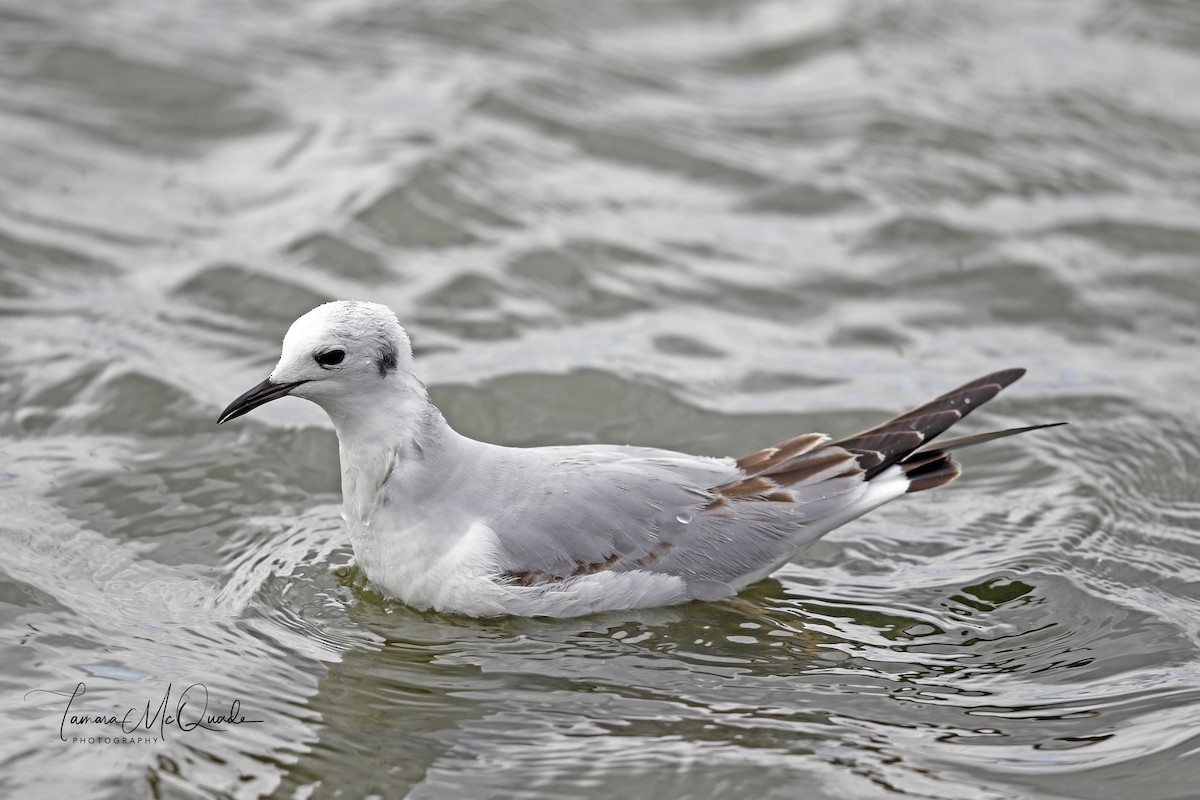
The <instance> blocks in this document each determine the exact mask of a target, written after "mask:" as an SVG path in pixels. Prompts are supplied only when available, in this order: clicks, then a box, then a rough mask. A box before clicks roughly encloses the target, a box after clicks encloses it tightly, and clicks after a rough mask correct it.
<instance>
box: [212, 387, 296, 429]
mask: <svg viewBox="0 0 1200 800" xmlns="http://www.w3.org/2000/svg"><path fill="white" fill-rule="evenodd" d="M302 383H307V381H296V382H295V383H271V379H270V378H267V379H266V380H265V381H263V382H262V383H260V384H259V385H258V386H255V387H254V388H253V389H251V390H250V391H248V392H246V393H245V394H244V395H242V396H241V397H239V398H238V399H237V400H234V401H233V402H232V403H230V404H229V407H228V408H226V409H225V410H224V411H222V412H221V416H220V417H218V418H217V424H218V425H220V424H221V423H222V422H228V421H229V420H231V419H233V418H234V417H240V416H241V415H242V414H247V413H249V412H251V411H253V410H254V409H256V408H258V407H259V406H261V405H265V404H266V403H269V402H271V401H272V400H278V399H279V398H281V397H283V396H284V395H285V394H287V393H288V392H290V391H291V390H292V389H295V388H296V387H297V386H299V385H300V384H302Z"/></svg>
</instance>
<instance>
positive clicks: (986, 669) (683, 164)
mask: <svg viewBox="0 0 1200 800" xmlns="http://www.w3.org/2000/svg"><path fill="white" fill-rule="evenodd" d="M1198 8H1200V7H1198V6H1197V5H1196V4H1194V3H1189V2H1182V1H1180V0H1141V1H1140V2H1139V1H1138V0H1083V1H1082V2H1070V3H1062V2H1059V3H1054V2H1012V3H988V2H949V1H947V2H937V1H931V2H926V1H922V0H916V1H912V2H886V1H885V2H820V3H816V2H813V3H804V2H791V0H757V1H756V0H728V1H723V0H712V1H708V2H702V1H701V0H695V1H694V2H684V0H663V1H662V2H654V3H649V2H602V3H601V2H584V1H583V0H578V1H573V2H559V1H558V0H547V1H545V2H539V1H538V0H525V1H522V0H491V1H490V2H488V1H487V0H479V1H477V2H476V1H474V0H463V1H460V2H398V1H396V0H379V1H378V2H372V1H371V0H362V1H360V0H305V1H296V2H294V1H292V0H289V1H288V2H282V1H281V0H274V1H273V2H258V3H243V2H232V1H231V0H205V1H204V2H181V3H155V2H149V0H124V1H123V0H92V1H90V2H83V1H82V0H63V1H62V2H43V3H30V2H23V1H22V2H17V1H16V0H4V2H2V3H0V9H2V10H0V154H2V157H0V375H2V377H0V633H2V642H3V644H2V645H0V659H2V660H3V669H2V671H0V681H2V683H3V687H4V691H3V694H2V695H0V697H2V698H3V706H2V711H0V713H2V723H3V734H4V735H3V736H2V737H0V794H3V795H4V796H9V797H35V798H36V797H46V798H66V797H70V798H142V797H171V798H192V797H227V796H228V797H238V798H242V797H256V796H260V795H269V796H274V797H281V798H283V797H289V798H290V797H296V798H310V797H346V798H357V797H367V796H373V797H386V798H392V797H403V796H411V797H415V798H458V797H522V798H525V797H545V798H559V797H566V796H578V797H597V798H600V797H634V798H655V800H661V799H662V798H672V797H706V796H730V797H772V798H774V797H778V798H792V797H806V798H884V797H892V796H897V795H911V796H916V797H923V798H947V799H950V800H956V799H958V798H968V797H969V798H1012V797H1018V798H1067V797H1070V798H1089V799H1094V800H1100V799H1104V798H1113V799H1114V800H1123V799H1124V798H1135V797H1136V798H1164V799H1165V798H1185V797H1196V796H1200V789H1197V786H1198V785H1200V604H1198V603H1197V599H1196V594H1197V589H1198V587H1200V489H1198V488H1197V484H1196V475H1197V472H1198V471H1200V441H1198V438H1197V426H1198V412H1200V401H1198V400H1197V397H1198V396H1200V378H1198V377H1197V375H1198V373H1200V357H1198V356H1200V352H1198V347H1200V341H1198V335H1197V334H1198V330H1200V328H1198V321H1200V92H1197V89H1196V87H1197V86H1198V85H1200V55H1198V54H1200V11H1198ZM333 298H363V299H371V300H376V301H379V302H383V303H387V304H389V305H390V306H392V307H393V308H394V309H396V311H397V312H398V313H399V315H400V316H401V318H402V319H403V320H404V321H405V324H406V325H407V326H408V328H409V331H410V333H411V334H412V336H413V339H414V341H415V343H416V347H417V355H418V366H419V370H420V372H421V374H422V376H423V377H424V378H425V379H426V380H427V382H428V383H429V384H430V387H431V390H432V392H433V394H434V398H435V400H436V401H437V402H438V403H439V404H440V405H441V406H442V408H443V410H444V411H445V413H446V416H447V417H448V418H449V420H450V422H451V423H452V424H453V425H455V426H456V427H457V428H458V429H459V430H461V431H463V432H464V433H467V434H470V435H473V436H476V437H480V438H485V439H488V440H491V441H495V442H501V443H506V444H516V445H534V444H544V443H563V442H567V443H570V442H617V443H625V442H629V443H644V444H653V445H659V446H666V447H672V448H676V449H682V450H688V451H693V452H701V453H710V454H734V455H738V454H742V453H745V452H749V451H751V450H755V449H757V448H759V447H762V446H765V445H768V444H770V443H773V442H775V441H778V440H780V439H782V438H785V437H787V436H790V435H793V434H796V433H800V432H804V431H809V430H824V431H828V432H830V433H834V434H845V433H849V432H852V431H854V430H858V429H859V428H861V427H863V426H865V425H868V424H872V423H874V422H876V421H878V419H879V418H881V417H883V416H887V415H891V414H892V413H894V412H897V411H900V410H902V409H904V408H905V407H907V406H909V405H912V404H915V403H917V402H919V401H922V400H924V399H926V398H927V397H928V396H931V395H933V394H936V393H940V392H941V391H944V390H946V389H948V388H950V387H951V386H954V385H956V384H957V383H959V382H961V381H964V380H966V379H969V378H972V377H975V376H976V375H978V374H982V373H983V372H985V371H987V370H991V369H995V368H1001V367H1007V366H1014V365H1021V366H1026V367H1028V368H1029V370H1030V373H1029V375H1028V376H1027V377H1026V378H1025V379H1024V380H1023V381H1022V382H1021V383H1019V384H1018V385H1016V386H1014V387H1013V388H1012V389H1010V390H1009V391H1008V392H1006V393H1005V394H1004V395H1003V396H1002V397H1001V398H1000V399H999V400H997V401H996V402H995V403H994V404H992V405H990V406H989V407H988V408H987V409H985V410H984V411H981V412H980V413H979V414H977V415H975V416H973V417H972V418H971V420H970V421H969V422H968V423H967V424H966V425H965V426H964V427H965V428H966V429H969V430H982V429H984V428H985V427H989V426H1005V425H1015V424H1022V423H1027V422H1034V421H1049V420H1056V419H1070V420H1072V421H1073V423H1074V425H1073V426H1072V427H1070V428H1062V429H1055V430H1053V431H1046V432H1042V433H1039V434H1034V435H1030V436H1027V437H1023V438H1021V439H1017V440H1008V441H1005V442H998V443H995V444H993V445H990V446H987V447H983V448H979V449H978V450H976V451H973V452H970V453H968V454H966V455H965V456H964V459H963V460H964V462H965V464H966V474H965V475H964V477H963V478H962V479H961V480H960V481H958V482H957V483H955V484H954V485H953V486H952V487H949V488H948V489H945V490H942V491H939V492H933V493H929V494H922V495H918V496H914V497H911V498H907V499H905V500H903V501H902V502H899V503H896V504H894V505H892V506H890V507H888V508H887V509H884V510H881V511H879V512H876V513H874V514H872V515H870V516H868V517H866V518H864V519H862V520H860V521H858V522H857V523H855V524H853V525H851V526H848V527H847V528H845V529H843V530H841V531H838V532H837V533H835V534H833V535H831V536H830V537H828V538H827V539H825V540H824V541H822V542H820V543H819V544H817V545H816V546H815V547H813V548H812V549H811V550H809V551H807V552H806V553H804V554H802V555H801V556H799V557H797V558H796V559H795V561H794V563H792V564H790V565H788V566H787V567H785V568H784V569H783V570H781V571H780V572H779V573H777V574H776V575H775V576H774V577H773V578H772V579H769V580H767V581H764V582H762V583H761V584H758V585H757V586H755V587H753V588H752V589H751V590H749V591H748V592H747V593H746V594H745V595H744V596H743V597H742V598H741V599H740V600H739V601H737V602H724V603H715V604H692V605H688V606H683V607H676V608H670V609H661V610H652V611H640V612H629V613H622V614H611V615H602V616H596V617H590V618H583V619H577V620H569V621H555V620H549V619H532V620H530V619H498V620H490V621H477V620H472V619H468V618H464V617H456V616H448V615H439V614H435V613H422V612H417V611H413V610H411V609H408V608H405V607H403V606H400V605H397V604H394V603H390V602H387V601H385V600H384V599H383V598H381V597H380V596H378V595H377V594H376V593H375V592H374V591H373V590H372V589H371V588H370V587H369V586H368V585H366V584H365V583H364V581H363V580H362V578H361V576H360V575H359V574H358V573H357V572H356V571H355V570H354V568H353V567H352V566H351V557H352V555H351V552H350V550H349V547H348V544H347V542H346V541H345V539H344V535H343V533H342V531H341V521H340V518H339V502H340V497H339V479H338V467H337V450H336V440H335V438H334V435H333V432H332V429H331V428H330V426H329V424H328V422H327V420H326V419H325V418H324V416H323V415H322V414H321V413H320V412H319V410H317V409H316V408H315V407H312V406H308V405H306V404H304V403H302V402H301V401H298V400H285V401H281V402H279V403H276V404H273V405H272V406H270V407H269V408H267V409H263V410H262V411H260V412H258V413H256V414H254V415H252V416H250V417H247V418H246V419H245V420H239V421H237V422H236V423H234V424H231V425H228V426H223V427H221V428H217V427H216V426H215V425H214V420H215V417H216V415H217V413H218V412H219V411H220V409H221V408H222V407H223V406H224V405H225V404H226V403H227V402H228V401H229V400H231V399H232V398H233V397H234V396H236V395H237V394H239V393H240V392H242V391H243V390H244V389H246V388H248V387H249V386H251V385H253V384H254V383H257V382H258V381H259V380H261V378H262V377H263V376H264V375H265V374H266V372H267V371H268V370H269V369H270V367H271V365H272V364H273V363H274V360H275V358H276V356H277V352H278V343H279V341H280V339H281V338H282V335H283V333H284V331H285V330H286V328H287V325H288V323H289V322H290V321H291V320H292V319H293V318H294V317H295V316H297V315H298V314H299V313H301V312H303V311H306V310H307V309H309V308H311V307H312V306H314V305H316V304H317V303H319V302H322V301H324V300H327V299H333ZM80 684H82V685H83V690H84V692H85V694H84V695H82V696H77V697H76V698H75V699H74V700H72V701H71V704H72V705H71V710H70V712H69V713H68V712H67V708H68V705H67V704H68V697H69V696H70V695H71V694H72V692H76V691H78V689H77V687H79V686H80ZM193 684H202V685H203V687H195V688H193V689H192V690H191V692H190V693H188V694H187V696H186V703H187V704H186V707H185V709H184V713H183V715H182V718H183V720H185V721H187V720H194V718H195V717H194V714H195V713H196V711H197V710H198V709H199V708H201V707H202V706H203V701H202V697H201V692H202V691H203V690H207V693H208V698H209V703H208V712H209V713H210V714H217V713H225V714H227V713H228V712H229V710H230V705H231V704H232V703H233V702H234V701H235V700H236V701H238V702H239V703H240V711H239V712H238V713H240V714H241V715H242V716H245V717H246V718H247V719H248V720H261V722H246V723H243V724H240V725H227V724H222V725H214V727H218V728H222V729H221V730H206V729H203V728H197V729H193V730H185V729H184V728H185V727H187V726H186V725H180V724H162V725H161V726H160V723H164V719H163V717H162V715H163V714H166V713H172V714H174V713H175V711H176V709H177V707H178V703H179V700H180V698H181V697H182V696H183V695H184V692H185V690H187V688H188V687H189V686H192V685H193ZM164 696H166V698H167V699H166V704H165V705H164V707H163V711H162V712H161V713H160V714H159V716H158V717H157V718H155V713H156V712H157V709H158V707H159V705H160V704H162V703H163V702H164ZM147 706H149V709H148V710H147ZM129 709H134V712H133V714H132V716H131V717H129V718H128V720H127V722H129V723H130V724H129V727H130V728H136V730H134V732H133V733H131V734H129V736H128V737H127V738H132V739H133V741H125V742H122V741H111V739H112V737H114V736H116V735H117V734H119V726H116V725H111V724H109V725H105V724H103V723H101V724H96V723H85V722H83V721H82V720H81V719H75V720H73V719H72V718H71V716H72V715H80V714H94V715H99V716H101V717H104V716H105V715H109V716H111V715H113V714H114V713H115V714H122V715H123V714H124V713H125V711H126V710H129ZM139 720H140V721H141V722H140V723H139ZM118 739H119V736H118ZM139 739H140V740H141V741H138V740H139ZM147 739H149V740H152V741H146V740H147ZM80 740H82V741H80Z"/></svg>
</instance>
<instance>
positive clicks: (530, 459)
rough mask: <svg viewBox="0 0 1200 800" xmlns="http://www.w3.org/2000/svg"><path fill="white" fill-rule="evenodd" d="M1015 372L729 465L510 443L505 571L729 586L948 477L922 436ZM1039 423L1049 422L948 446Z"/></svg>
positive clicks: (697, 587) (531, 578) (498, 520)
mask: <svg viewBox="0 0 1200 800" xmlns="http://www.w3.org/2000/svg"><path fill="white" fill-rule="evenodd" d="M1022 374H1024V370H1020V369H1011V370H1004V371H1001V372H996V373H992V374H990V375H986V376H984V377H982V378H979V379H977V380H975V381H971V382H970V383H967V384H964V385H963V386H960V387H959V388H957V389H955V390H953V391H951V392H947V393H946V394H944V395H942V396H940V397H938V398H935V399H934V400H932V401H930V402H929V403H926V404H924V405H922V406H920V407H918V408H916V409H914V410H912V411H910V412H908V413H906V414H902V415H900V416H898V417H895V418H894V419H891V420H889V421H887V422H885V423H883V424H881V425H878V426H876V427H874V428H871V429H870V430H867V431H863V432H862V433H859V434H856V435H854V436H850V437H847V438H844V439H841V440H839V441H836V442H830V441H829V439H828V437H826V436H824V435H823V434H818V433H811V434H805V435H803V436H797V437H795V438H793V439H789V440H788V441H786V442H783V443H781V444H779V445H776V446H775V447H769V448H767V449H765V450H760V451H759V452H757V453H753V454H751V455H748V456H745V457H743V458H740V459H737V460H736V461H735V460H733V459H710V458H703V457H699V456H690V455H685V454H681V453H673V452H670V451H663V450H653V449H647V448H628V447H597V448H589V449H587V450H581V449H580V448H574V447H565V448H534V449H530V450H523V451H512V450H510V451H508V453H509V454H510V458H509V459H507V464H506V465H505V467H504V470H505V471H506V472H507V473H509V474H508V476H507V478H508V479H507V480H505V479H504V478H503V477H501V476H496V478H497V482H498V483H504V484H506V485H507V491H508V494H509V502H508V503H507V504H506V505H505V506H504V508H503V510H501V511H499V512H493V513H492V514H491V515H490V519H489V522H490V524H491V527H492V529H493V530H494V531H495V532H496V535H497V537H498V538H499V541H500V545H501V549H502V553H501V560H502V571H503V579H504V580H508V581H511V582H513V583H517V584H522V585H537V584H542V583H549V582H556V581H563V580H567V579H569V578H572V577H576V576H580V575H587V574H590V573H594V572H599V571H601V570H613V571H617V572H622V571H629V570H645V571H648V572H655V573H663V574H669V575H676V576H679V577H681V578H683V579H684V580H685V581H687V583H688V585H689V589H693V587H694V590H693V591H692V594H693V596H697V597H701V596H711V595H714V594H716V595H719V594H723V593H730V592H732V591H733V590H735V589H737V588H741V587H742V586H745V585H747V584H748V583H749V582H752V581H753V580H757V579H758V578H760V577H762V576H764V575H766V574H769V573H770V572H771V571H773V570H774V569H776V568H778V567H779V566H780V565H782V564H783V563H784V562H786V561H787V560H788V559H789V558H790V557H791V556H792V555H793V554H794V553H795V552H796V551H797V550H799V549H800V548H801V547H802V546H804V545H806V544H808V543H810V542H811V541H813V540H814V539H816V538H818V537H819V536H821V535H823V534H824V533H827V532H828V531H829V530H832V529H833V528H835V527H837V526H839V525H841V524H843V523H845V522H847V521H849V520H850V519H853V518H854V517H856V516H859V515H860V514H862V513H864V512H865V511H867V510H870V509H871V508H874V507H875V506H877V505H879V504H880V503H882V502H886V501H887V500H890V499H892V498H894V497H897V496H899V495H901V494H904V493H905V492H912V491H920V490H924V489H930V488H934V487H936V486H941V485H943V484H945V483H948V482H949V481H951V480H953V479H954V478H955V477H957V476H958V474H959V466H958V464H957V463H956V462H955V461H954V460H953V459H952V458H951V457H950V456H949V455H948V453H947V452H946V450H945V449H936V448H932V449H931V446H930V445H928V442H929V441H930V440H931V439H933V438H934V437H935V436H937V435H939V434H940V433H942V432H943V431H945V430H946V429H947V428H949V427H950V426H951V425H952V424H954V423H955V422H957V421H958V420H960V419H962V418H963V417H964V416H966V415H967V414H968V413H970V412H971V411H972V410H973V409H975V408H978V407H979V406H980V405H982V404H983V403H985V402H987V401H988V400H990V399H991V398H992V397H994V396H995V395H996V394H997V393H998V392H999V391H1000V390H1001V389H1002V388H1004V387H1005V386H1007V385H1008V384H1010V383H1012V382H1013V381H1015V380H1017V379H1018V378H1019V377H1021V375H1022ZM1034 427H1043V426H1033V427H1031V428H1019V429H1013V430H1009V431H1000V432H996V433H994V434H981V435H978V436H972V437H963V438H962V439H959V440H952V441H950V442H947V445H948V446H954V447H957V446H965V445H967V444H974V443H977V442H979V441H986V440H990V439H992V438H998V437H999V436H1004V435H1011V434H1013V433H1020V432H1024V431H1026V430H1031V429H1033V428H1034ZM946 449H949V448H948V447H947V448H946ZM892 466H896V467H897V469H895V470H891V469H889V468H890V467H892ZM879 479H887V480H879ZM872 481H878V483H879V484H880V487H882V486H883V485H884V484H886V491H884V490H883V489H882V488H880V487H872ZM872 488H878V489H879V490H878V491H875V492H872V491H871V490H872Z"/></svg>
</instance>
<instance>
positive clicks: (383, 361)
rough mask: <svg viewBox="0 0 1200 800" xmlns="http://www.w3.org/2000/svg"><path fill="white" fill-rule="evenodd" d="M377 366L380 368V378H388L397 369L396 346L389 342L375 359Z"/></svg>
mask: <svg viewBox="0 0 1200 800" xmlns="http://www.w3.org/2000/svg"><path fill="white" fill-rule="evenodd" d="M375 366H377V367H379V376H380V377H381V378H382V377H387V374H388V372H389V371H393V370H395V369H396V345H394V344H392V343H391V342H387V343H385V344H384V345H383V347H382V348H380V350H379V355H378V356H376V357H375Z"/></svg>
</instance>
